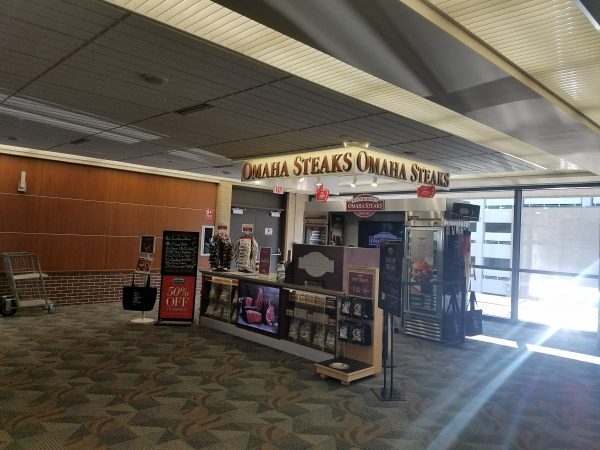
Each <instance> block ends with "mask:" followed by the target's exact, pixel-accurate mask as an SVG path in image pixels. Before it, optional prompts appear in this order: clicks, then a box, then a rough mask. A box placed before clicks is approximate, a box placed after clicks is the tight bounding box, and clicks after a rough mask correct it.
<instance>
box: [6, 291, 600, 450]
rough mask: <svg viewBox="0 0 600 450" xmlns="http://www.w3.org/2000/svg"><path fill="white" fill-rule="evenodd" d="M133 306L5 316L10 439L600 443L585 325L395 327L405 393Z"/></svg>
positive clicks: (368, 444) (367, 445) (70, 442)
mask: <svg viewBox="0 0 600 450" xmlns="http://www.w3.org/2000/svg"><path fill="white" fill-rule="evenodd" d="M137 316H139V313H131V312H126V311H123V310H122V309H121V307H120V305H119V304H114V303H113V304H97V305H87V306H71V307H61V308H59V309H58V311H57V313H56V314H54V315H48V314H47V313H45V312H44V311H42V310H41V309H40V310H24V311H19V312H18V313H17V314H16V315H15V316H12V317H8V318H1V319H0V357H1V360H0V361H1V362H0V448H3V449H4V448H7V449H21V448H22V449H93V448H111V449H127V450H133V449H149V448H161V449H190V448H214V449H246V448H263V449H275V448H281V449H303V448H322V449H334V448H339V449H353V448H361V449H391V448H401V449H425V448H431V449H447V448H457V449H478V450H479V449H600V365H598V364H599V363H600V358H599V357H598V356H597V355H598V350H597V347H596V342H595V338H594V337H593V336H590V335H585V334H569V333H562V334H556V335H553V336H552V337H550V338H548V339H544V337H543V335H544V332H545V330H543V329H530V328H525V327H518V328H515V327H512V328H511V327H509V326H507V325H506V324H499V323H493V322H486V323H485V326H486V334H489V335H492V336H496V337H502V338H504V339H507V340H511V341H514V343H513V342H510V341H498V342H499V343H501V344H504V345H498V342H497V343H489V342H482V341H469V342H468V344H467V345H466V349H464V348H455V347H446V346H441V345H439V344H436V343H432V342H428V341H424V340H420V339H416V338H411V337H407V336H404V335H396V336H395V342H396V365H397V367H396V369H395V371H396V380H395V382H396V385H397V386H398V387H399V388H400V390H401V392H402V393H403V395H404V397H405V401H402V402H380V401H379V400H378V399H377V398H376V397H375V395H374V394H373V392H372V391H371V388H374V387H375V388H376V387H380V386H381V384H382V377H373V378H369V379H366V380H363V381H360V382H356V383H353V384H352V385H351V386H349V387H343V386H341V385H340V384H339V383H338V382H335V381H333V380H322V379H320V378H319V377H318V376H317V375H316V374H315V372H314V369H313V365H312V363H311V362H310V361H306V360H303V359H300V358H298V357H295V356H292V355H289V354H285V353H281V352H278V351H275V350H272V349H269V348H266V347H263V346H260V345H258V344H254V343H252V342H249V341H244V340H238V339H236V338H234V337H232V336H229V335H226V334H221V333H219V332H216V331H212V330H208V329H203V328H201V327H198V326H197V325H194V326H191V327H189V326H183V327H181V326H154V325H139V324H133V323H130V322H129V319H131V318H132V317H137ZM526 343H530V344H535V345H537V346H538V347H529V348H527V347H526V345H525V344H526ZM509 345H513V346H516V347H518V348H512V347H510V346H509ZM550 347H553V348H561V349H563V350H570V351H574V352H580V353H587V354H591V355H595V359H592V362H583V361H577V360H573V359H567V358H564V357H559V356H553V355H548V354H544V353H540V352H539V350H542V351H547V349H548V348H550ZM536 350H537V351H536ZM564 355H567V356H574V357H578V358H581V355H580V354H579V353H577V354H571V353H564V352H563V356H564Z"/></svg>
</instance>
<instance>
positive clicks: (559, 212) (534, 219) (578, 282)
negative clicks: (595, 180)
mask: <svg viewBox="0 0 600 450" xmlns="http://www.w3.org/2000/svg"><path fill="white" fill-rule="evenodd" d="M561 194H562V195H561ZM599 194H600V189H596V188H595V189H564V190H562V189H545V190H542V189H540V190H535V191H534V190H532V191H523V206H524V207H523V210H522V213H521V217H522V219H521V261H520V262H521V267H520V268H521V270H522V271H523V270H524V272H522V273H521V274H520V277H519V310H518V311H519V313H518V315H519V317H518V318H519V319H520V320H525V321H528V322H537V323H543V324H548V325H554V326H565V327H569V328H576V329H580V330H596V327H597V317H598V315H597V314H598V313H597V311H598V310H597V296H598V276H597V275H598V255H599V249H600V242H599V231H600V205H599V204H598V202H597V198H598V195H599Z"/></svg>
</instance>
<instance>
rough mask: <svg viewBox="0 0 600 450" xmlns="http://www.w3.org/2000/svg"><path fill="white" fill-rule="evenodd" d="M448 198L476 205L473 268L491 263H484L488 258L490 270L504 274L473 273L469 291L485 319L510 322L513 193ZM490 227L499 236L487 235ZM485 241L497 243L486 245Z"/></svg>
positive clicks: (472, 246) (477, 194) (466, 194)
mask: <svg viewBox="0 0 600 450" xmlns="http://www.w3.org/2000/svg"><path fill="white" fill-rule="evenodd" d="M448 196H449V197H450V198H453V199H455V200H456V201H459V202H464V203H472V204H475V205H479V207H480V210H479V221H478V222H470V225H469V229H470V230H471V261H472V264H481V265H485V266H487V265H488V263H489V262H490V261H488V262H486V260H489V259H490V258H491V262H492V263H493V264H491V266H492V267H494V268H496V267H497V268H498V269H504V270H495V269H475V270H474V273H475V278H471V288H472V289H473V291H474V292H476V294H477V302H478V303H479V306H480V307H481V309H483V313H484V314H485V315H487V316H495V317H502V318H510V315H511V307H510V296H511V286H512V285H511V275H510V272H509V271H507V270H506V269H508V268H510V267H511V258H512V221H513V205H514V193H513V192H512V191H489V192H473V193H467V192H461V193H455V194H449V195H448ZM482 197H485V198H482ZM490 223H491V224H498V225H499V226H500V227H501V231H500V232H501V233H502V234H489V233H490V230H489V229H488V228H487V226H488V224H490ZM492 227H493V225H492ZM486 233H487V234H486ZM494 233H498V231H494ZM485 240H489V241H497V242H498V243H494V244H492V243H485ZM495 260H499V261H500V262H496V261H495ZM484 277H485V278H484Z"/></svg>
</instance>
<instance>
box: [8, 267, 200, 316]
mask: <svg viewBox="0 0 600 450" xmlns="http://www.w3.org/2000/svg"><path fill="white" fill-rule="evenodd" d="M48 275H49V276H48V278H46V282H45V285H46V294H47V296H48V300H49V301H50V302H51V303H54V304H55V305H80V304H88V303H106V302H121V300H122V289H123V286H127V285H129V284H131V278H132V273H131V271H128V272H60V273H50V274H48ZM143 283H144V277H143V276H142V275H136V284H137V285H138V286H141V285H143ZM200 284H201V282H200V274H198V282H197V288H196V304H198V302H199V301H200ZM150 286H153V287H157V288H158V287H160V272H158V271H156V272H152V275H151V278H150ZM159 292H160V291H159ZM8 294H10V290H9V288H8V283H7V280H6V275H5V274H0V295H8ZM157 307H158V299H157V306H156V307H155V308H157Z"/></svg>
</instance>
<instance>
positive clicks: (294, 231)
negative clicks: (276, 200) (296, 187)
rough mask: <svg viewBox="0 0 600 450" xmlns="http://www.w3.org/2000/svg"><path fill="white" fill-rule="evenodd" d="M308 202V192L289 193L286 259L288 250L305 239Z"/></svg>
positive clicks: (285, 240)
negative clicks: (305, 216)
mask: <svg viewBox="0 0 600 450" xmlns="http://www.w3.org/2000/svg"><path fill="white" fill-rule="evenodd" d="M306 202H308V195H306V194H292V193H289V194H288V195H287V199H286V205H285V239H284V246H283V247H284V248H283V251H284V259H285V258H287V252H288V250H291V249H292V244H294V243H302V242H303V241H304V209H305V207H306Z"/></svg>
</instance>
